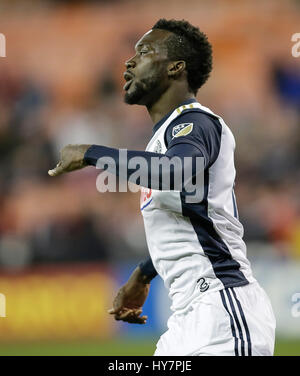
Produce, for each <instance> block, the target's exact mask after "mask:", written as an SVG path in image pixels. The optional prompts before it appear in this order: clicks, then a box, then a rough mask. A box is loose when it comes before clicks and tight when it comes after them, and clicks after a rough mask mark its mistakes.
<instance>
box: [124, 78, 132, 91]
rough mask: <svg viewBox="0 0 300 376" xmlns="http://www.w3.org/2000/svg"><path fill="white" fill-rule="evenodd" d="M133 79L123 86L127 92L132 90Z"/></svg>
mask: <svg viewBox="0 0 300 376" xmlns="http://www.w3.org/2000/svg"><path fill="white" fill-rule="evenodd" d="M132 81H133V78H132V79H131V80H129V81H127V82H126V84H125V85H124V86H123V89H124V90H125V91H127V90H128V89H129V88H130V85H131V84H132Z"/></svg>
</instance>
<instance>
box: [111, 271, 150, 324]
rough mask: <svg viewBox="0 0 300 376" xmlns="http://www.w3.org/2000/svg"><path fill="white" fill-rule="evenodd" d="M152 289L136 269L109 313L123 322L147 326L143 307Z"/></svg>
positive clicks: (120, 291)
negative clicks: (142, 314)
mask: <svg viewBox="0 0 300 376" xmlns="http://www.w3.org/2000/svg"><path fill="white" fill-rule="evenodd" d="M149 289H150V283H148V282H147V281H146V280H145V279H144V278H143V276H142V275H141V272H140V269H139V268H136V269H135V271H134V272H133V273H132V275H131V277H130V278H129V280H128V281H127V283H126V284H125V285H124V286H122V287H121V288H120V290H119V291H118V294H117V296H116V298H115V299H114V302H113V308H111V309H110V310H109V311H108V313H110V314H111V315H114V316H115V319H116V320H122V321H126V322H129V323H134V324H146V321H147V318H148V317H147V316H141V313H142V307H143V305H144V303H145V301H146V299H147V296H148V293H149Z"/></svg>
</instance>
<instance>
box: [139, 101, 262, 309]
mask: <svg viewBox="0 0 300 376" xmlns="http://www.w3.org/2000/svg"><path fill="white" fill-rule="evenodd" d="M187 126H189V130H188V131H187V132H181V133H182V136H180V135H179V137H176V139H175V140H174V135H176V134H177V133H178V132H179V131H180V130H182V129H184V128H185V127H187ZM174 142H176V143H191V144H193V145H195V146H197V147H198V148H199V150H201V152H202V154H203V156H204V157H205V160H206V167H205V172H204V198H203V200H202V201H201V202H200V203H186V202H185V201H184V200H183V197H182V194H181V193H180V192H176V191H158V190H151V189H147V188H143V189H142V196H141V210H142V214H143V219H144V225H145V232H146V238H147V244H148V248H149V253H150V256H151V259H152V262H153V265H154V267H155V269H156V270H157V272H158V274H159V275H160V276H161V278H162V279H163V280H164V283H165V286H166V287H167V288H168V289H169V296H170V298H171V300H172V306H171V309H172V310H174V311H175V310H176V311H177V310H181V309H184V308H185V307H186V306H187V305H188V304H189V303H190V302H191V301H192V300H193V299H194V298H196V297H198V296H199V295H201V294H207V293H209V292H212V291H217V290H221V289H224V288H229V287H238V286H243V285H246V284H248V283H251V282H254V281H255V279H254V278H253V276H252V272H251V267H250V263H249V261H248V259H247V257H246V246H245V243H244V242H243V240H242V237H243V227H242V225H241V223H240V222H239V220H238V214H237V208H236V202H235V196H234V191H233V189H234V180H235V167H234V149H235V140H234V137H233V134H232V132H231V131H230V129H229V128H228V127H227V125H226V124H225V122H224V121H223V119H222V118H221V117H219V116H217V115H215V114H214V113H213V112H211V111H210V110H209V109H208V108H206V107H204V106H202V105H201V104H199V103H198V102H196V101H195V100H190V101H187V102H185V103H184V104H183V105H181V106H180V107H178V108H177V109H175V110H174V111H172V112H171V113H169V114H168V115H166V116H165V117H164V118H163V119H162V120H161V121H160V122H159V123H157V124H156V125H155V127H154V134H153V136H152V138H151V140H150V142H149V143H148V145H147V148H146V151H149V152H159V153H161V154H165V153H166V151H167V150H168V148H169V147H170V144H174Z"/></svg>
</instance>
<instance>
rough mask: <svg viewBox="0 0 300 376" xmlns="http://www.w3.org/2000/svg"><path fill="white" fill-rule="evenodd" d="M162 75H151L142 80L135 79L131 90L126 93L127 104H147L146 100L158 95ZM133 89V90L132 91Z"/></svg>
mask: <svg viewBox="0 0 300 376" xmlns="http://www.w3.org/2000/svg"><path fill="white" fill-rule="evenodd" d="M160 78H161V77H160V75H155V76H151V77H148V78H145V79H142V80H140V81H136V82H135V81H133V82H132V84H131V86H130V88H129V90H128V91H127V92H126V93H125V95H124V101H125V103H127V104H147V103H145V102H144V101H145V100H146V98H147V101H148V100H150V97H153V95H155V96H156V98H157V96H158V95H159V94H158V88H159V85H160V81H161V79H160ZM130 89H131V91H130Z"/></svg>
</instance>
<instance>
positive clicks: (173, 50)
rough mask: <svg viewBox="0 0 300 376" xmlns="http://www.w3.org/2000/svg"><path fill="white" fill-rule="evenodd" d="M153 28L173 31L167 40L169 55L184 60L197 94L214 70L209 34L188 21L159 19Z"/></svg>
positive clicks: (191, 83)
mask: <svg viewBox="0 0 300 376" xmlns="http://www.w3.org/2000/svg"><path fill="white" fill-rule="evenodd" d="M152 29H162V30H167V31H170V32H172V33H173V34H174V35H171V36H170V37H169V38H168V39H167V40H166V45H167V50H168V57H169V58H170V59H171V60H184V61H185V63H186V70H187V81H188V85H189V88H190V90H191V91H192V92H193V93H194V94H195V95H196V94H197V91H198V89H199V88H200V87H201V86H202V85H203V84H204V83H205V82H206V81H207V79H208V77H209V75H210V72H211V70H212V46H211V44H210V43H209V41H208V39H207V36H206V35H205V34H204V33H203V32H202V31H200V30H199V29H198V28H197V27H195V26H193V25H191V24H190V23H189V22H188V21H185V20H181V21H177V20H166V19H164V18H162V19H160V20H158V21H157V22H156V24H155V25H154V26H153V27H152Z"/></svg>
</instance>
